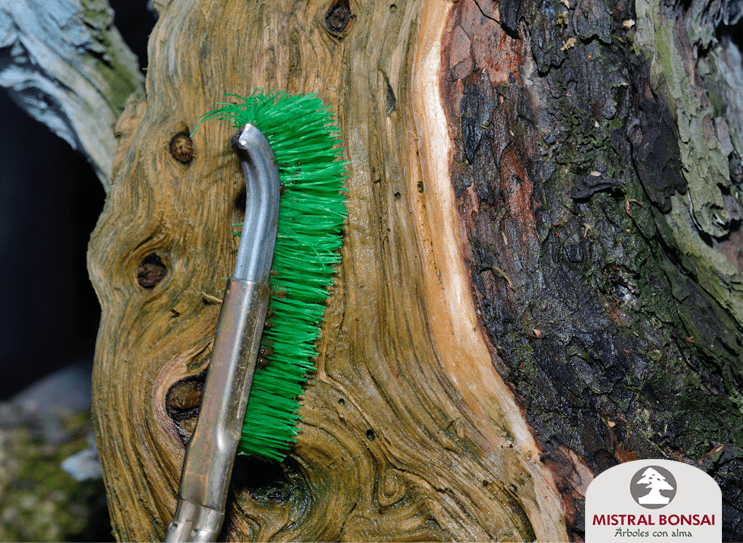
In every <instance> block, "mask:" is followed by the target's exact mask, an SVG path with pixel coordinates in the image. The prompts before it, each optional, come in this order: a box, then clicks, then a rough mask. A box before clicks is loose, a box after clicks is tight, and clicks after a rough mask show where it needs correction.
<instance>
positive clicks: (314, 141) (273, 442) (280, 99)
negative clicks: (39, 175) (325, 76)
mask: <svg viewBox="0 0 743 543" xmlns="http://www.w3.org/2000/svg"><path fill="white" fill-rule="evenodd" d="M227 96H232V97H234V98H237V99H239V100H240V101H241V102H240V103H238V104H219V105H221V106H223V107H221V108H220V109H217V110H215V111H212V112H211V113H207V114H206V115H204V116H203V117H202V121H201V122H204V121H206V120H209V119H227V120H230V121H232V123H233V124H234V126H235V128H240V127H241V126H243V125H244V124H246V123H250V124H252V125H254V126H256V127H257V128H258V129H259V130H260V131H261V132H263V134H264V135H265V136H266V138H267V139H268V142H269V143H270V144H271V149H272V150H273V153H274V156H275V157H276V162H277V164H278V168H279V180H280V181H281V182H282V183H283V186H284V191H283V193H282V195H281V205H280V208H279V226H278V235H277V239H276V249H275V252H274V260H273V273H272V275H271V289H272V291H273V295H272V296H271V298H270V301H269V312H268V314H269V318H268V320H267V323H266V324H267V331H266V333H265V335H264V343H263V344H264V345H265V346H266V347H269V348H270V349H271V350H272V354H271V356H269V357H268V366H267V367H265V368H261V367H258V368H256V372H255V376H254V377H253V385H252V388H251V392H250V399H249V401H248V408H247V412H246V414H245V422H244V424H243V435H242V439H241V441H240V445H239V446H238V452H239V453H241V454H247V455H251V456H255V457H259V458H262V459H264V460H278V461H281V460H283V459H284V457H285V456H286V454H285V452H286V450H288V449H289V447H290V446H291V444H292V443H293V442H294V441H295V439H296V434H297V428H296V425H297V420H298V419H299V415H298V414H297V411H298V410H299V397H300V396H301V395H302V390H303V389H302V385H303V383H304V382H305V381H306V379H307V374H308V373H310V372H312V371H314V359H315V358H316V357H317V351H316V349H315V343H316V341H317V338H318V337H319V336H320V328H319V325H320V321H321V320H322V317H323V313H324V311H325V303H324V302H325V299H326V298H327V297H328V290H327V288H328V287H329V286H330V285H331V284H332V283H333V279H332V274H333V266H334V265H336V264H337V263H338V262H339V261H340V254H339V252H338V249H340V247H341V244H342V230H343V222H344V220H345V218H346V205H345V197H344V195H343V192H344V191H345V187H344V179H345V178H346V177H347V175H348V174H347V173H346V163H345V162H342V161H341V160H339V158H340V157H341V156H342V150H341V149H340V148H339V144H340V143H341V140H340V137H339V133H340V131H339V130H338V127H337V126H336V125H335V122H334V120H333V115H332V113H331V112H330V109H329V108H328V107H326V106H324V105H323V103H322V101H321V100H320V99H319V98H318V97H317V95H314V94H310V95H299V96H290V95H288V94H286V93H276V92H273V91H271V92H269V93H268V94H264V93H262V92H259V91H254V92H253V94H251V95H250V96H248V97H247V98H243V97H240V96H237V95H227Z"/></svg>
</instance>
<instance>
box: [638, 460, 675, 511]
mask: <svg viewBox="0 0 743 543" xmlns="http://www.w3.org/2000/svg"><path fill="white" fill-rule="evenodd" d="M635 484H638V485H646V489H647V490H649V492H648V493H647V494H645V495H644V496H639V497H638V498H637V501H638V502H639V503H640V505H667V504H668V502H670V501H671V498H670V497H666V496H663V495H662V494H661V493H660V491H661V490H673V489H674V488H673V487H672V486H671V485H670V484H669V483H668V481H666V478H665V477H664V476H663V475H661V474H660V473H658V472H657V471H656V470H655V469H654V468H652V467H649V468H647V469H646V470H645V471H644V472H643V474H642V477H641V478H640V479H639V480H638V481H637V482H636V483H635Z"/></svg>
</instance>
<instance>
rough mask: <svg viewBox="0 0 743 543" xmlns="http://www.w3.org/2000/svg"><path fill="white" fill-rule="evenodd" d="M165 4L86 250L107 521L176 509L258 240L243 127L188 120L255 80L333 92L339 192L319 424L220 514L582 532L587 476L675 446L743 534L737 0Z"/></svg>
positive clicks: (281, 522)
mask: <svg viewBox="0 0 743 543" xmlns="http://www.w3.org/2000/svg"><path fill="white" fill-rule="evenodd" d="M156 7H157V9H158V10H159V11H160V14H161V15H160V19H159V21H158V23H157V26H156V27H155V29H154V31H153V33H152V35H151V38H150V45H149V67H148V71H147V80H146V95H145V96H141V95H140V96H134V97H133V98H131V99H130V100H129V101H128V104H127V107H126V109H125V111H124V113H123V115H122V116H121V117H120V119H119V121H118V124H117V127H116V135H117V137H118V140H119V144H118V150H117V152H116V156H115V159H114V160H113V171H112V173H111V180H112V187H111V190H110V192H109V194H108V198H107V201H106V206H105V209H104V212H103V214H102V216H101V218H100V220H99V223H98V226H97V228H96V230H95V232H94V234H93V236H92V239H91V243H90V250H89V267H90V274H91V278H92V280H93V283H94V285H95V288H96V290H97V293H98V296H99V298H100V301H101V305H102V310H103V316H102V322H101V328H100V331H99V337H98V345H97V353H96V367H95V371H94V377H93V379H94V383H93V385H94V421H95V425H96V429H97V440H98V447H99V451H100V455H101V459H102V462H103V468H104V478H105V483H106V486H107V491H108V497H109V506H110V509H111V514H112V520H113V523H114V529H115V533H116V536H117V538H119V539H120V540H138V541H145V540H158V539H160V538H162V536H163V533H164V528H165V526H166V525H167V523H168V521H169V520H170V518H171V516H172V512H173V509H174V506H175V495H176V488H177V483H178V477H179V474H180V467H181V462H182V459H183V452H184V445H183V442H184V439H185V438H186V437H187V436H188V434H189V433H190V431H191V429H192V428H193V424H194V422H195V417H196V416H197V414H198V406H199V401H200V391H201V384H202V382H203V374H204V372H205V370H207V368H208V365H209V359H210V354H211V345H212V339H213V335H214V330H215V326H216V322H217V317H218V313H219V303H218V301H219V298H221V297H222V294H223V290H224V287H225V281H224V278H225V277H226V276H228V275H229V274H230V270H231V268H232V265H233V262H234V258H235V252H236V247H237V240H236V239H235V238H234V236H232V234H231V233H230V230H231V228H232V227H231V224H232V223H235V222H238V221H239V220H240V218H241V211H240V206H239V198H240V194H241V189H242V186H241V185H242V183H243V181H242V176H241V174H240V170H239V168H238V163H237V160H236V159H235V158H234V156H233V155H232V151H231V150H230V148H229V144H228V142H229V139H230V136H231V128H230V127H229V126H228V125H227V124H226V123H222V124H220V123H216V122H212V123H207V124H205V125H203V126H202V127H201V128H200V129H199V131H198V132H197V133H196V134H195V136H194V137H193V139H192V140H191V139H190V138H189V137H188V136H187V134H188V133H189V132H190V131H192V130H193V129H194V127H195V126H196V124H197V123H198V120H199V116H200V115H202V114H203V113H205V112H207V111H209V110H211V109H213V108H214V105H215V103H216V102H218V101H221V100H223V99H224V98H223V94H224V93H237V94H242V95H247V94H249V93H250V92H251V91H252V89H253V88H256V87H257V88H264V89H282V90H287V91H289V92H291V93H298V92H318V93H319V94H320V96H321V97H322V99H323V100H324V101H325V102H326V103H327V104H329V105H330V106H331V107H332V108H333V109H334V110H335V111H336V112H337V115H338V122H339V125H340V128H341V131H342V136H343V140H344V149H345V157H346V159H347V160H348V161H349V163H350V165H349V172H350V178H349V179H348V189H349V190H348V211H349V216H348V220H347V223H346V228H345V236H344V245H343V249H342V254H343V261H342V264H341V265H340V266H339V269H338V273H337V277H336V284H335V287H334V288H333V290H332V295H331V297H330V299H329V301H328V304H327V311H326V315H325V323H324V326H323V335H322V340H321V341H320V343H319V346H318V348H319V353H320V355H319V357H318V360H317V367H318V369H317V372H316V373H315V374H314V375H313V376H312V378H311V379H310V381H309V383H308V386H307V389H306V395H305V397H304V399H303V401H302V411H301V414H302V416H303V421H302V423H301V434H300V436H299V441H298V443H297V444H296V446H295V447H294V448H293V450H292V453H291V455H290V457H289V459H288V460H287V461H286V462H285V463H284V464H283V465H281V466H278V465H273V466H272V465H260V464H257V463H255V462H251V461H245V460H244V459H239V461H238V463H237V464H236V471H235V474H234V477H233V483H232V487H233V488H232V490H231V497H230V502H229V509H228V516H227V521H226V524H225V528H224V531H223V533H222V537H223V538H225V539H231V540H268V539H281V540H307V541H315V540H330V541H336V540H407V541H438V540H441V541H445V540H500V541H532V540H538V541H565V540H568V539H570V540H574V541H581V540H582V533H583V528H584V519H583V515H582V511H583V510H584V509H583V497H584V494H585V490H586V487H587V485H588V484H589V483H590V481H591V480H592V478H593V477H594V476H595V475H596V474H598V473H600V472H601V471H603V470H605V469H607V468H609V467H611V466H613V465H615V464H617V463H619V462H623V461H628V460H632V459H635V458H647V457H653V458H660V457H668V458H673V459H678V460H683V461H686V462H690V463H693V464H695V465H698V466H699V467H700V468H701V469H705V470H707V471H708V472H709V473H710V474H712V475H713V476H714V477H715V478H716V479H717V480H718V482H719V483H720V485H721V487H722V489H723V496H724V502H725V505H724V507H725V537H726V539H728V540H741V539H743V513H741V512H742V511H743V494H741V483H740V481H741V480H743V462H742V460H743V452H742V450H741V447H743V433H742V432H741V422H742V421H743V415H742V411H741V409H742V407H743V397H741V390H742V388H741V386H742V382H741V362H742V359H741V356H742V355H743V345H742V344H741V334H740V330H741V325H742V324H743V296H742V292H741V291H742V289H743V285H742V284H741V269H742V266H743V253H742V252H741V251H742V250H743V245H742V242H741V236H742V235H743V234H742V233H741V229H740V226H741V224H740V223H741V218H740V207H739V196H740V187H739V184H740V181H741V175H742V174H743V170H742V167H741V158H740V157H741V156H742V155H743V103H742V102H743V100H742V99H741V94H740V90H739V89H740V88H741V85H743V66H742V63H741V56H740V47H741V43H740V38H739V36H740V35H741V32H740V30H741V23H740V18H741V9H742V8H741V3H740V2H735V1H732V0H731V1H727V2H706V1H701V0H691V1H688V2H680V1H678V2H673V1H671V2H661V1H660V0H636V1H635V2H634V3H633V2H631V1H629V0H627V1H624V0H620V1H618V2H610V1H608V0H577V1H574V0H543V1H540V0H524V1H523V2H519V1H518V0H503V1H502V2H500V3H498V2H490V1H488V0H460V1H458V2H449V1H444V0H426V1H422V0H418V1H406V2H403V1H396V2H395V1H392V0H390V1H388V2H378V1H374V2H372V1H355V0H353V1H349V0H335V1H334V2H328V1H327V0H326V1H322V2H321V1H314V0H312V1H304V2H299V1H292V0H286V1H271V2H268V1H261V0H259V1H251V2H245V1H240V2H237V1H234V0H221V1H210V0H172V1H171V2H167V1H162V2H159V3H156ZM736 36H738V37H737V38H736ZM736 40H737V41H736ZM298 122H301V120H298Z"/></svg>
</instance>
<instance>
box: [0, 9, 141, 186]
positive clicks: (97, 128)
mask: <svg viewBox="0 0 743 543" xmlns="http://www.w3.org/2000/svg"><path fill="white" fill-rule="evenodd" d="M0 87H3V88H5V89H6V91H7V92H8V93H9V95H10V96H11V97H12V98H13V100H14V101H15V102H16V103H17V104H18V105H19V106H20V107H21V108H22V109H23V110H25V111H26V112H27V113H28V114H29V115H31V116H32V117H34V118H35V119H36V120H38V121H40V122H42V123H43V124H45V125H46V126H48V127H49V129H50V130H52V132H54V133H55V134H57V135H58V136H59V137H61V138H63V139H64V140H65V141H66V142H67V143H69V144H70V146H72V148H73V149H75V150H77V151H80V152H81V153H83V154H84V155H85V156H86V157H87V158H88V160H89V161H90V163H91V164H92V165H93V167H94V168H95V171H96V174H97V175H98V178H99V179H100V180H101V183H102V184H103V187H104V189H106V190H108V187H109V185H110V175H111V167H112V165H113V158H114V154H115V153H116V147H117V141H116V138H115V136H114V130H113V128H114V124H115V123H116V119H117V118H118V117H119V115H121V112H122V111H123V110H124V104H125V102H126V99H127V98H128V97H129V96H130V95H131V94H132V93H140V94H141V93H142V92H143V78H142V75H141V73H140V71H139V65H138V63H137V58H136V57H135V56H134V54H133V53H132V52H131V51H130V50H129V48H128V47H127V46H126V44H125V43H124V42H123V40H122V39H121V36H120V35H119V32H118V30H116V28H115V27H114V26H113V12H112V11H111V8H110V7H109V5H108V2H106V0H94V1H83V2H79V1H67V0H48V1H47V0H2V1H0Z"/></svg>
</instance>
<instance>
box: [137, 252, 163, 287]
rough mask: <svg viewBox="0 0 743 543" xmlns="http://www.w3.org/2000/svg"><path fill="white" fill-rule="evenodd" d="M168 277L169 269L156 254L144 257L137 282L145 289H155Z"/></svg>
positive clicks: (138, 270)
mask: <svg viewBox="0 0 743 543" xmlns="http://www.w3.org/2000/svg"><path fill="white" fill-rule="evenodd" d="M166 275H168V268H167V267H166V266H165V264H164V263H163V261H162V259H161V258H160V257H159V256H157V255H156V254H155V253H151V254H149V255H147V256H146V257H144V259H143V260H142V262H140V263H139V268H137V282H139V284H140V285H142V286H143V287H144V288H153V287H154V286H155V285H157V284H158V283H159V282H160V281H162V280H163V279H164V278H165V276H166Z"/></svg>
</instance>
